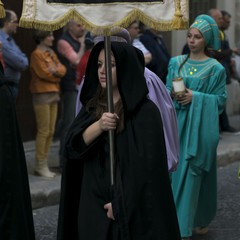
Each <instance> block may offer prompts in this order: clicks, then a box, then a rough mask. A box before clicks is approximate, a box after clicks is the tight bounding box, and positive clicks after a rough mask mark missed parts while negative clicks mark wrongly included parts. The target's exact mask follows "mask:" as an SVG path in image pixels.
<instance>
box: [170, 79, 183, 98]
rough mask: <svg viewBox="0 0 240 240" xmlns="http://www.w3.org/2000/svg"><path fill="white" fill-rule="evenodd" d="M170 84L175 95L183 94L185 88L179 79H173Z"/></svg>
mask: <svg viewBox="0 0 240 240" xmlns="http://www.w3.org/2000/svg"><path fill="white" fill-rule="evenodd" d="M172 83H173V91H174V93H175V94H176V95H181V94H183V93H185V91H186V87H185V85H184V82H183V79H182V78H181V77H178V78H175V79H173V81H172Z"/></svg>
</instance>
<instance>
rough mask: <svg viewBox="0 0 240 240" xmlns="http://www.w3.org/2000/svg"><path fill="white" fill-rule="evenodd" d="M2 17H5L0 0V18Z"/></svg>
mask: <svg viewBox="0 0 240 240" xmlns="http://www.w3.org/2000/svg"><path fill="white" fill-rule="evenodd" d="M4 17H5V9H4V5H3V3H2V1H1V0H0V18H4Z"/></svg>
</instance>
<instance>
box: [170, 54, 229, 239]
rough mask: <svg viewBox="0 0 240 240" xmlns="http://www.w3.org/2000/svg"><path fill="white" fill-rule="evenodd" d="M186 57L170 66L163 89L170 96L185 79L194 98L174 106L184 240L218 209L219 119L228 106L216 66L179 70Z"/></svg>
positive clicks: (175, 184) (176, 188)
mask: <svg viewBox="0 0 240 240" xmlns="http://www.w3.org/2000/svg"><path fill="white" fill-rule="evenodd" d="M186 58H187V55H181V56H177V57H174V58H172V59H171V61H170V63H169V72H168V76H167V83H166V86H167V88H168V90H169V91H171V90H172V79H174V78H176V77H183V79H184V83H185V85H186V87H187V88H189V89H191V90H192V92H193V97H192V102H191V103H189V104H188V105H185V106H183V105H181V104H179V103H178V102H177V101H175V100H174V104H175V108H176V113H177V120H178V134H179V139H180V159H179V165H178V168H177V171H176V172H174V173H173V174H172V188H173V194H174V199H175V203H176V208H177V214H178V220H179V225H180V231H181V236H182V237H188V236H192V229H193V228H194V227H197V226H208V224H209V223H210V222H211V220H212V219H213V218H214V216H215V214H216V209H217V174H216V173H217V162H216V152H217V145H218V142H219V124H218V115H219V114H220V113H221V111H222V110H223V109H224V106H225V102H226V95H227V94H226V74H225V70H224V68H223V67H222V65H221V64H220V63H218V61H216V60H215V59H213V58H208V59H206V60H203V61H194V60H192V59H190V58H188V59H187V61H186V62H185V63H184V65H183V67H182V68H181V70H180V72H178V69H179V67H180V65H181V63H183V61H184V60H185V59H186Z"/></svg>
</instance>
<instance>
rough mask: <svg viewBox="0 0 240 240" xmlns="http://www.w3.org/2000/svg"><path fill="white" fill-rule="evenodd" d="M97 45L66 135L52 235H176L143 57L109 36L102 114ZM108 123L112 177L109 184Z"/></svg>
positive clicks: (141, 238)
mask: <svg viewBox="0 0 240 240" xmlns="http://www.w3.org/2000/svg"><path fill="white" fill-rule="evenodd" d="M103 48H104V43H103V42H100V43H98V44H97V45H96V46H95V47H94V48H93V50H92V52H91V55H90V58H89V61H88V65H87V70H86V75H85V82H84V85H83V89H82V93H81V102H82V103H83V108H82V109H81V111H80V113H79V114H78V116H77V117H76V119H75V120H74V122H73V124H72V126H71V128H70V130H69V132H68V136H67V139H66V162H65V163H64V168H63V175H62V193H61V202H60V210H59V222H58V240H69V239H71V240H96V239H97V240H123V239H124V240H151V239H152V240H178V239H180V234H179V228H178V222H177V216H176V210H175V205H174V201H173V196H172V191H171V185H170V180H169V175H168V167H167V158H166V148H165V142H164V135H163V127H162V121H161V116H160V114H159V110H158V108H157V107H156V105H155V104H154V103H153V102H152V101H151V100H149V99H147V93H148V90H147V86H146V81H145V79H144V57H143V55H142V53H141V51H139V50H138V49H136V48H134V47H133V46H131V45H129V44H126V43H120V42H112V43H111V51H112V52H111V61H112V85H113V102H114V113H109V112H107V106H106V105H107V100H106V74H105V59H104V50H103ZM113 129H114V130H115V160H116V166H115V175H116V179H115V185H114V187H113V189H110V173H109V172H110V168H109V142H108V130H113ZM112 193H113V194H112Z"/></svg>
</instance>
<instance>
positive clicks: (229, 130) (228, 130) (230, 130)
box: [222, 126, 237, 133]
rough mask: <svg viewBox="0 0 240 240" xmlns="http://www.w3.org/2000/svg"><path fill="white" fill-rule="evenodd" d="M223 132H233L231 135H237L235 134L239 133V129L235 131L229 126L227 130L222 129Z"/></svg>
mask: <svg viewBox="0 0 240 240" xmlns="http://www.w3.org/2000/svg"><path fill="white" fill-rule="evenodd" d="M222 131H223V132H231V133H235V132H237V129H235V128H233V127H231V126H229V127H228V128H226V129H222Z"/></svg>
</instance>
